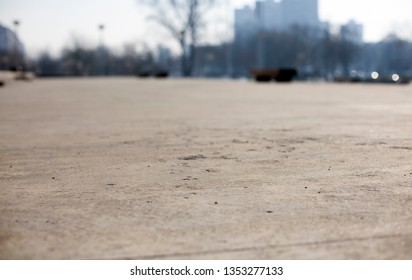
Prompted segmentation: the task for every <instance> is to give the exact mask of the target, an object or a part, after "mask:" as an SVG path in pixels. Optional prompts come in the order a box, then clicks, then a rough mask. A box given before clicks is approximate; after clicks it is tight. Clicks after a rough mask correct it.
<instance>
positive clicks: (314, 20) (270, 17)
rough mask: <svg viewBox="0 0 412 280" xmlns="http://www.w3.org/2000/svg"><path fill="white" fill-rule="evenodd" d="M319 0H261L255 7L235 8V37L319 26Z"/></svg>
mask: <svg viewBox="0 0 412 280" xmlns="http://www.w3.org/2000/svg"><path fill="white" fill-rule="evenodd" d="M318 7H319V5H318V0H282V1H275V0H259V1H256V2H255V7H254V8H251V7H249V6H245V7H244V8H242V9H236V10H235V39H236V40H237V41H239V40H242V39H244V38H248V37H250V36H251V35H254V34H256V33H259V32H262V31H274V30H277V31H283V30H287V29H289V28H290V27H292V26H296V25H299V26H305V27H309V28H319V27H320V21H319V12H318Z"/></svg>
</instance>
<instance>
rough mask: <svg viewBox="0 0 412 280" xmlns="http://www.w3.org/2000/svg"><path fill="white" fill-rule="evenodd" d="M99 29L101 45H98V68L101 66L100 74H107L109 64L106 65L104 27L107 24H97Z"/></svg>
mask: <svg viewBox="0 0 412 280" xmlns="http://www.w3.org/2000/svg"><path fill="white" fill-rule="evenodd" d="M97 29H98V30H99V43H98V44H99V45H98V46H97V54H98V58H97V59H98V60H99V62H98V68H99V71H98V72H99V75H103V76H105V75H106V74H107V71H106V70H107V69H106V68H107V65H106V50H105V48H104V41H103V40H104V36H103V35H104V29H105V26H104V24H99V25H98V26H97Z"/></svg>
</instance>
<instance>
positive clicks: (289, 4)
mask: <svg viewBox="0 0 412 280" xmlns="http://www.w3.org/2000/svg"><path fill="white" fill-rule="evenodd" d="M281 5H282V17H283V19H282V21H283V24H284V26H285V27H290V26H293V25H303V26H308V27H317V26H318V25H319V12H318V10H319V7H318V0H283V1H282V2H281Z"/></svg>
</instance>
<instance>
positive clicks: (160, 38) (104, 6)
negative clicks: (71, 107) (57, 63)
mask: <svg viewBox="0 0 412 280" xmlns="http://www.w3.org/2000/svg"><path fill="white" fill-rule="evenodd" d="M253 3H254V0H232V1H231V4H230V5H231V7H226V6H222V7H221V8H219V10H220V19H219V20H220V21H222V22H225V24H224V25H222V24H221V25H220V27H219V26H217V27H215V28H214V29H212V32H211V35H210V36H209V38H208V40H209V41H213V40H214V39H216V38H224V37H225V36H226V37H227V36H229V32H228V31H227V30H228V28H226V29H225V28H223V26H228V25H230V21H231V20H232V19H233V7H242V6H244V5H245V4H253ZM319 5H320V8H319V12H320V17H321V20H325V21H330V22H331V23H335V24H340V23H344V22H347V21H348V20H350V19H355V20H356V21H359V22H362V23H363V24H364V25H365V39H366V40H367V41H378V40H380V39H381V38H382V37H384V35H386V34H387V33H389V32H390V31H391V30H393V29H397V30H399V31H400V33H402V34H404V35H406V36H409V38H411V37H412V16H411V14H410V13H411V11H412V1H411V0H390V1H388V0H319ZM225 17H229V19H227V20H226V19H224V18H225ZM14 19H19V20H20V21H21V26H20V28H19V31H18V32H19V35H20V37H21V39H22V41H23V42H24V43H25V45H26V48H27V49H28V50H29V54H31V55H33V54H36V53H38V52H39V51H41V50H44V49H48V50H51V51H52V52H54V53H57V51H58V50H60V49H61V48H62V46H64V45H67V44H68V43H69V42H70V41H71V38H72V37H73V36H76V37H80V38H81V39H82V40H84V41H86V42H87V43H88V44H89V45H96V44H97V42H98V36H99V35H98V30H97V26H98V24H100V23H104V24H105V25H106V27H107V28H106V30H105V33H104V38H105V42H106V43H107V44H108V45H110V46H111V47H114V48H117V49H120V48H121V46H122V44H123V43H125V42H144V41H147V42H149V44H150V45H155V44H156V42H167V43H170V39H169V36H168V34H167V33H166V32H163V31H160V30H159V29H156V26H155V24H154V23H153V22H148V21H147V13H146V12H145V9H144V8H143V7H141V5H139V4H138V1H137V0H0V23H1V24H3V25H6V26H8V27H11V26H12V21H13V20H14ZM155 31H157V32H155Z"/></svg>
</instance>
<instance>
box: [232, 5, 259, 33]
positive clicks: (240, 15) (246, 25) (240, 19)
mask: <svg viewBox="0 0 412 280" xmlns="http://www.w3.org/2000/svg"><path fill="white" fill-rule="evenodd" d="M257 26H258V21H257V18H256V16H255V10H254V9H252V8H251V7H249V6H245V7H243V8H242V9H236V10H235V38H236V40H237V41H243V40H244V39H247V38H249V37H250V36H252V35H253V34H255V32H256V30H257Z"/></svg>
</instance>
